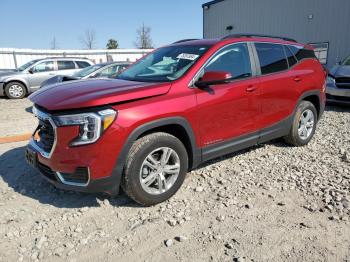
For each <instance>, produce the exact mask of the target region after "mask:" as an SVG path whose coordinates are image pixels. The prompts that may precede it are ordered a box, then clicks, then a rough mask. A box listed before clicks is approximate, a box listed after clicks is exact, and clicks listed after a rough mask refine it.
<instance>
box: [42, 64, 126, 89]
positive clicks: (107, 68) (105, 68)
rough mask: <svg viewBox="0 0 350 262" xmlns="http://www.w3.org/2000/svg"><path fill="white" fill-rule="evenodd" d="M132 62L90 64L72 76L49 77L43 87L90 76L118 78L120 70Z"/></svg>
mask: <svg viewBox="0 0 350 262" xmlns="http://www.w3.org/2000/svg"><path fill="white" fill-rule="evenodd" d="M130 64H131V62H107V63H102V64H97V65H92V66H88V67H86V68H84V69H82V70H80V71H78V72H76V73H74V74H73V75H72V76H64V75H57V76H54V77H52V78H49V79H47V80H46V81H44V82H43V83H42V84H41V87H44V86H48V85H52V84H57V83H61V82H66V81H74V80H80V79H88V78H98V77H104V78H116V77H117V76H118V74H119V73H120V72H122V71H123V70H124V69H125V68H127V67H128V66H129V65H130Z"/></svg>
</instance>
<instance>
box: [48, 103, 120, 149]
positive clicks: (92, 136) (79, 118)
mask: <svg viewBox="0 0 350 262" xmlns="http://www.w3.org/2000/svg"><path fill="white" fill-rule="evenodd" d="M116 115H117V112H116V111H115V110H113V109H106V110H102V111H99V112H96V113H81V114H75V115H64V116H54V117H53V120H54V122H55V124H56V125H57V126H79V136H78V137H77V138H76V139H74V140H73V141H72V144H71V145H72V146H78V145H86V144H91V143H94V142H96V141H97V140H98V139H99V138H100V136H101V134H102V133H103V132H104V131H105V130H106V129H107V128H108V127H110V125H111V124H112V123H113V121H114V119H115V118H116Z"/></svg>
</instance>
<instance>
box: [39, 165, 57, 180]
mask: <svg viewBox="0 0 350 262" xmlns="http://www.w3.org/2000/svg"><path fill="white" fill-rule="evenodd" d="M38 169H39V171H40V173H41V174H43V175H44V176H46V177H47V178H48V179H50V180H53V181H57V178H56V176H55V172H53V171H52V169H51V168H49V167H48V166H45V165H44V164H42V163H40V162H38Z"/></svg>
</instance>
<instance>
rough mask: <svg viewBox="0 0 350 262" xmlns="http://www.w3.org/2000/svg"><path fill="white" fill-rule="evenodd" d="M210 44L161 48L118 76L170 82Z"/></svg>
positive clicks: (119, 77)
mask: <svg viewBox="0 0 350 262" xmlns="http://www.w3.org/2000/svg"><path fill="white" fill-rule="evenodd" d="M209 47H210V46H209V45H193V46H190V45H183V46H178V45H176V46H168V47H163V48H159V49H158V50H156V51H155V52H153V53H151V54H149V55H147V56H146V57H144V58H142V59H141V60H140V61H139V62H138V63H136V64H134V65H132V66H130V67H129V68H128V69H126V70H125V71H124V72H122V73H121V74H120V75H119V76H118V77H117V78H118V79H124V80H131V81H139V82H169V81H173V80H176V79H178V78H180V77H181V76H182V75H184V74H185V73H186V72H187V71H188V69H189V68H190V67H191V66H192V65H193V64H194V63H195V62H196V61H197V60H198V59H199V58H200V57H201V56H202V55H203V54H204V53H205V52H206V51H207V50H208V49H209Z"/></svg>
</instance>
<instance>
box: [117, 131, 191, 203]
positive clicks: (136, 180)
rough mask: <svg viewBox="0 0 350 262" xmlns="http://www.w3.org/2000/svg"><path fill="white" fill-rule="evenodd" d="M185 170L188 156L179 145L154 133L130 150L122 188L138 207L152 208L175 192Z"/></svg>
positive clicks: (176, 141)
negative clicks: (139, 205)
mask: <svg viewBox="0 0 350 262" xmlns="http://www.w3.org/2000/svg"><path fill="white" fill-rule="evenodd" d="M187 169H188V155H187V151H186V148H185V146H184V145H183V144H182V143H181V141H180V140H179V139H177V138H176V137H174V136H172V135H170V134H167V133H153V134H150V135H146V136H144V137H142V138H140V139H138V140H137V141H136V142H135V143H134V144H133V146H132V147H131V149H130V152H129V154H128V157H127V162H126V166H125V170H124V177H123V182H122V187H123V190H124V191H125V192H126V194H127V195H128V196H129V197H130V198H132V199H133V200H135V201H136V202H137V203H139V204H141V205H143V206H151V205H155V204H158V203H160V202H163V201H165V200H167V199H169V198H170V197H171V196H173V195H174V194H175V193H176V192H177V191H178V189H179V188H180V187H181V185H182V183H183V181H184V179H185V177H186V173H187Z"/></svg>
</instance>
